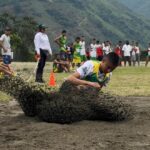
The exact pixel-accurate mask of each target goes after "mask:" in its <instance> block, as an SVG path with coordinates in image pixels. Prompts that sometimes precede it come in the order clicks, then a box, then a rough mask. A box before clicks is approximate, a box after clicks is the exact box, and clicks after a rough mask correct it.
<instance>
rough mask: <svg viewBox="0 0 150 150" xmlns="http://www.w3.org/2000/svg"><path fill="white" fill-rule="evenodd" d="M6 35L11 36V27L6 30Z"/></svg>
mask: <svg viewBox="0 0 150 150" xmlns="http://www.w3.org/2000/svg"><path fill="white" fill-rule="evenodd" d="M5 34H6V35H10V34H11V28H10V27H6V28H5Z"/></svg>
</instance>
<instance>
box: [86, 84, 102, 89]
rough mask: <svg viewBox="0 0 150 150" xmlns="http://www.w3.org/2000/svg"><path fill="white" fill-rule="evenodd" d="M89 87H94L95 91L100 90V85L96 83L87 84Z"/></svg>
mask: <svg viewBox="0 0 150 150" xmlns="http://www.w3.org/2000/svg"><path fill="white" fill-rule="evenodd" d="M88 85H89V86H92V87H95V88H97V89H101V86H100V84H98V83H97V82H89V84H88Z"/></svg>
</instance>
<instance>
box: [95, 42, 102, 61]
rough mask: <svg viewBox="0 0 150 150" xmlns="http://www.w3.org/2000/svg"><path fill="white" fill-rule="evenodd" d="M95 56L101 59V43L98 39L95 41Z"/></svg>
mask: <svg viewBox="0 0 150 150" xmlns="http://www.w3.org/2000/svg"><path fill="white" fill-rule="evenodd" d="M96 58H97V60H99V61H102V59H103V50H102V45H101V44H100V42H99V41H96Z"/></svg>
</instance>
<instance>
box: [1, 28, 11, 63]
mask: <svg viewBox="0 0 150 150" xmlns="http://www.w3.org/2000/svg"><path fill="white" fill-rule="evenodd" d="M10 34H11V29H10V28H9V27H6V29H5V33H4V34H3V35H2V36H1V37H0V47H1V54H2V57H3V63H4V64H6V65H9V64H10V63H11V54H12V51H11V45H10Z"/></svg>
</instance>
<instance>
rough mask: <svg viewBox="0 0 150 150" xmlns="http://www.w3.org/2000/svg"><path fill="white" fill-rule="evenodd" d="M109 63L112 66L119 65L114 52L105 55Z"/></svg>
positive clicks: (117, 57)
mask: <svg viewBox="0 0 150 150" xmlns="http://www.w3.org/2000/svg"><path fill="white" fill-rule="evenodd" d="M106 57H107V58H108V59H109V61H110V62H111V63H112V64H113V66H118V65H119V56H118V55H117V54H116V53H115V52H110V53H109V54H107V55H106Z"/></svg>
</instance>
